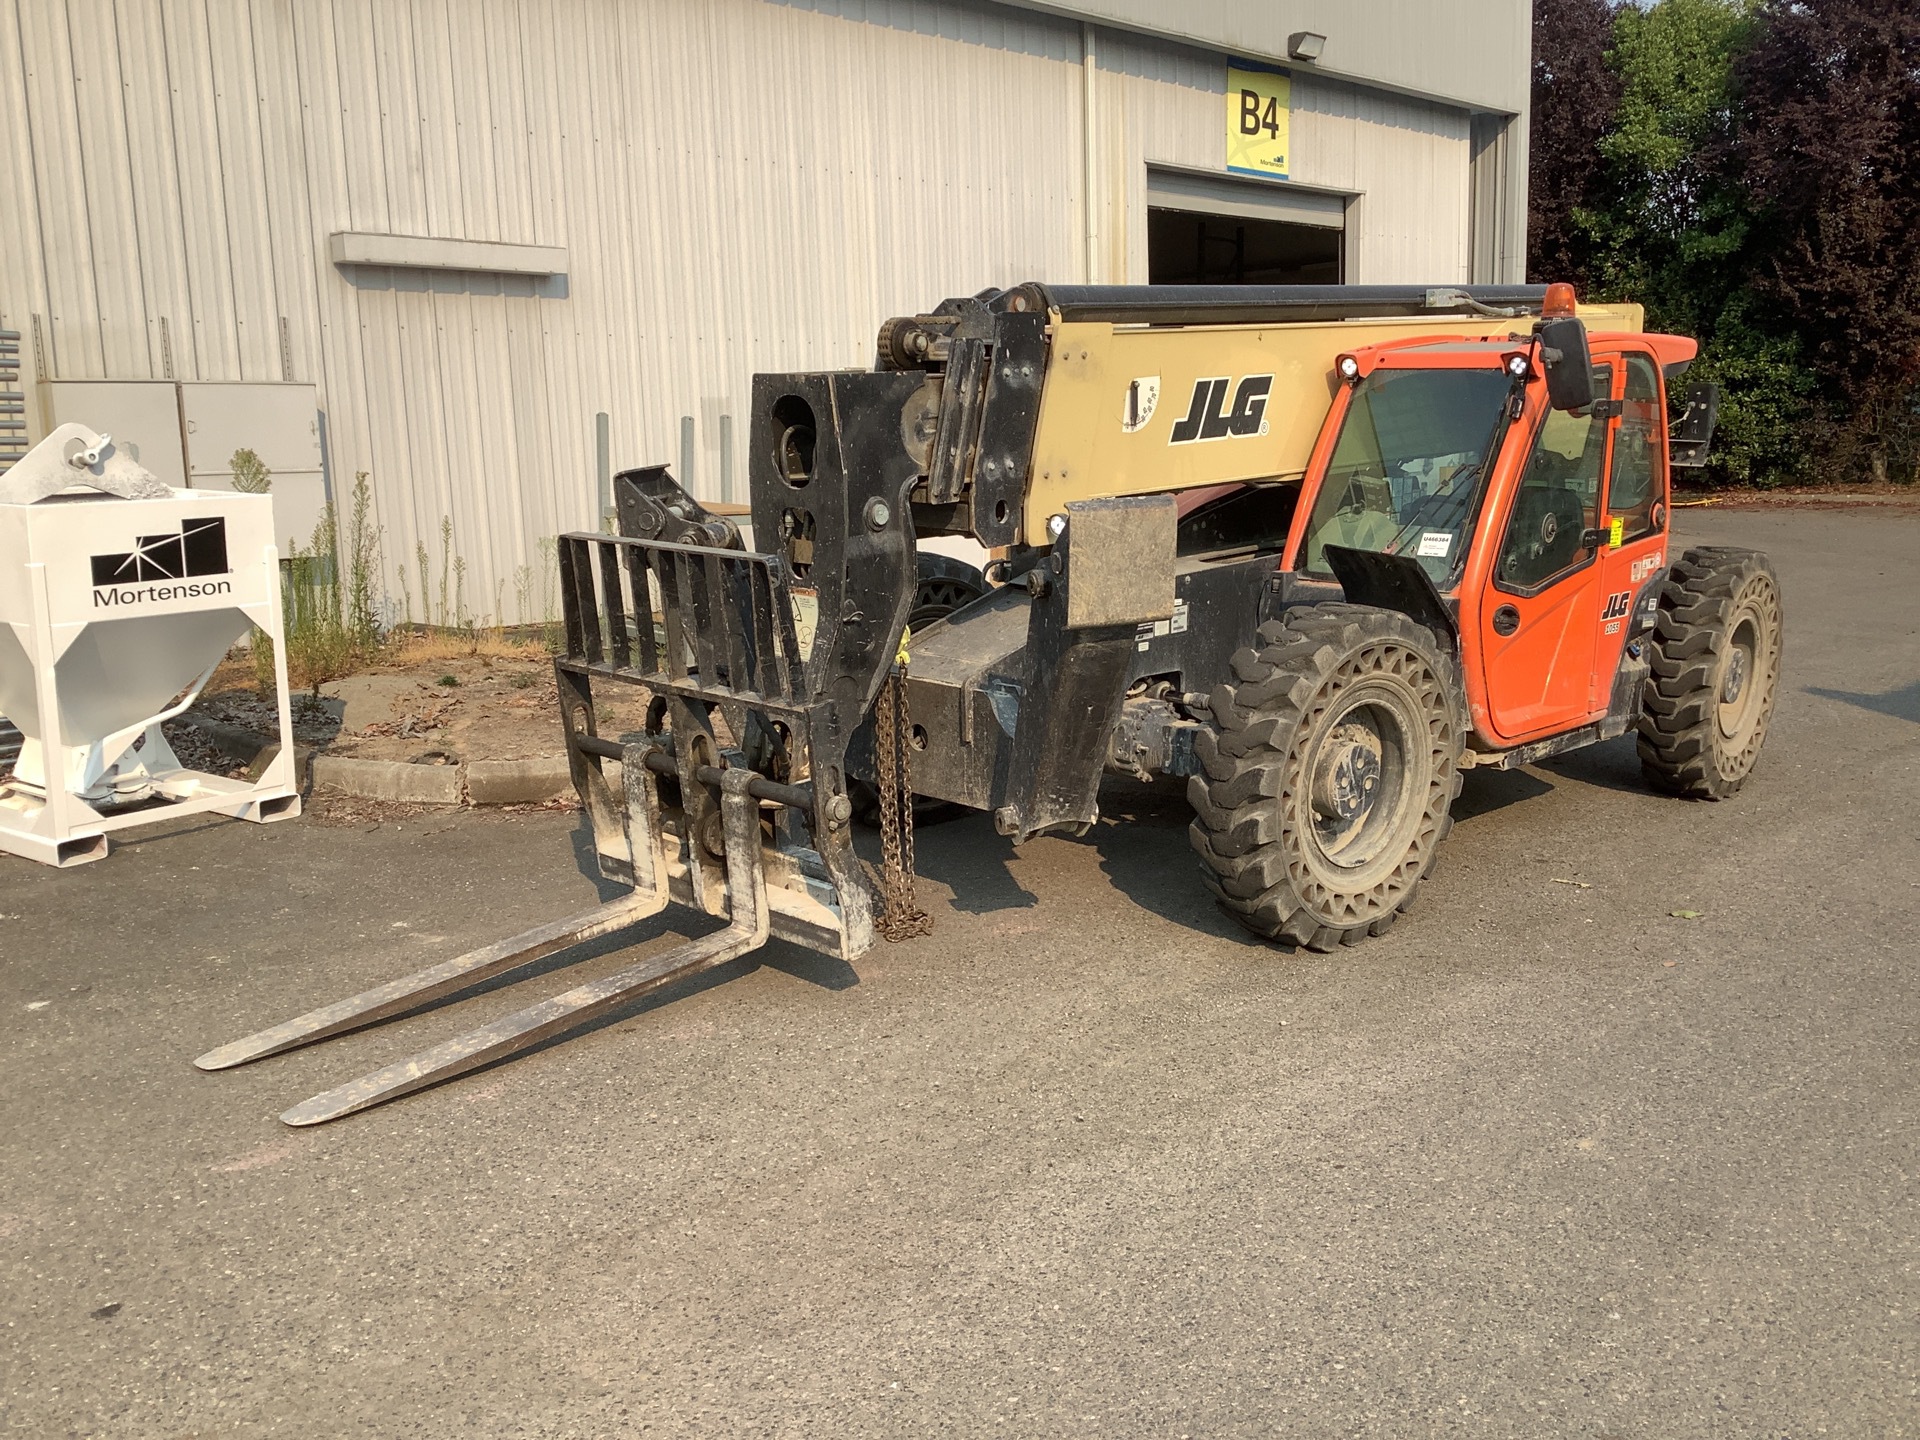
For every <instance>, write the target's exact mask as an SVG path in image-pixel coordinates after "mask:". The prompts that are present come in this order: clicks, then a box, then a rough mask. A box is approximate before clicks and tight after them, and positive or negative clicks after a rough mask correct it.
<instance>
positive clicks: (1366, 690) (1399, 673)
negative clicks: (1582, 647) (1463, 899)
mask: <svg viewBox="0 0 1920 1440" xmlns="http://www.w3.org/2000/svg"><path fill="white" fill-rule="evenodd" d="M1310 709H1313V710H1317V711H1318V713H1317V714H1316V715H1314V717H1313V720H1312V721H1311V722H1310V723H1309V724H1306V725H1303V726H1302V727H1301V736H1300V742H1299V748H1297V749H1295V750H1294V751H1293V756H1292V765H1291V766H1290V769H1291V772H1292V775H1293V776H1294V777H1295V778H1294V782H1293V783H1292V784H1291V785H1290V786H1289V789H1290V791H1291V792H1292V793H1291V796H1290V798H1288V799H1287V800H1285V801H1284V802H1283V803H1284V804H1285V806H1286V807H1287V809H1288V811H1289V815H1290V819H1289V821H1288V824H1289V828H1290V829H1292V830H1293V831H1294V833H1295V837H1296V838H1295V843H1294V847H1293V848H1294V853H1293V859H1292V862H1291V865H1290V867H1289V868H1290V869H1291V871H1292V880H1293V886H1294V891H1295V893H1296V894H1297V895H1298V896H1299V897H1300V899H1301V900H1302V901H1304V902H1305V903H1306V905H1307V907H1308V909H1309V911H1310V912H1311V913H1312V914H1313V915H1314V916H1315V917H1316V918H1318V919H1319V921H1320V923H1322V924H1325V925H1330V926H1334V927H1337V928H1342V929H1344V928H1349V927H1352V926H1357V925H1367V924H1371V923H1372V922H1373V921H1374V920H1376V919H1378V918H1379V917H1380V916H1381V915H1384V914H1386V913H1387V912H1389V911H1391V910H1392V909H1394V907H1395V906H1397V905H1398V904H1399V903H1400V901H1401V900H1402V899H1404V898H1405V893H1406V891H1407V890H1408V889H1409V888H1410V887H1411V886H1412V884H1413V883H1414V882H1415V881H1416V880H1417V879H1418V877H1419V876H1420V875H1422V874H1424V873H1425V870H1426V867H1427V862H1428V858H1429V856H1430V855H1431V852H1432V849H1433V846H1434V845H1435V844H1437V843H1438V841H1439V836H1440V833H1441V826H1442V825H1443V824H1444V821H1445V816H1446V809H1447V805H1448V803H1449V802H1450V801H1451V799H1452V778H1451V770H1452V754H1453V750H1454V747H1455V745H1456V737H1455V733H1454V724H1453V718H1452V715H1453V707H1452V702H1451V700H1450V698H1449V696H1448V692H1447V688H1446V682H1445V681H1444V680H1443V679H1442V677H1440V676H1439V675H1437V674H1436V673H1434V671H1433V670H1432V669H1431V668H1429V666H1428V665H1427V664H1426V662H1425V661H1424V660H1422V659H1421V658H1420V657H1419V656H1418V655H1417V654H1416V653H1414V652H1413V651H1411V650H1408V649H1406V648H1404V647H1401V646H1398V645H1393V644H1385V645H1378V646H1371V647H1368V648H1367V649H1366V650H1364V651H1362V652H1361V653H1359V654H1358V655H1356V656H1355V657H1354V658H1353V660H1352V661H1351V662H1349V667H1348V668H1346V669H1345V671H1344V673H1341V674H1339V675H1336V676H1334V677H1332V679H1331V680H1330V683H1329V685H1328V687H1327V688H1326V689H1325V690H1323V691H1322V692H1321V694H1320V695H1319V696H1318V697H1317V698H1316V700H1315V702H1314V703H1313V705H1312V706H1311V707H1310Z"/></svg>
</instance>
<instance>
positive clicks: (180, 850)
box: [0, 509, 1920, 1440]
mask: <svg viewBox="0 0 1920 1440" xmlns="http://www.w3.org/2000/svg"><path fill="white" fill-rule="evenodd" d="M1679 526H1680V536H1681V538H1682V539H1683V540H1688V541H1711V542H1717V543H1735V544H1751V545H1755V546H1759V547H1762V548H1764V549H1767V550H1769V551H1770V552H1771V553H1772V554H1773V556H1774V558H1775V562H1776V564H1777V566H1778V569H1779V572H1780V575H1781V578H1782V583H1783V587H1784V591H1785V596H1786V613H1787V645H1786V659H1785V673H1784V682H1783V689H1782V693H1781V696H1780V703H1779V707H1778V710H1777V712H1776V715H1775V720H1774V727H1773V733H1772V736H1771V738H1770V739H1769V741H1768V744H1767V749H1766V752H1765V754H1764V755H1763V757H1762V760H1761V764H1760V769H1759V772H1758V773H1757V775H1756V776H1755V778H1754V780H1753V781H1752V782H1751V784H1750V785H1749V786H1748V787H1747V789H1746V790H1745V791H1744V792H1743V793H1742V794H1741V795H1739V796H1737V797H1736V798H1734V799H1732V800H1730V801H1727V802H1725V803H1722V804H1717V805H1714V804H1689V803H1683V802H1678V801H1673V800H1668V799H1663V798H1660V797H1658V796H1655V795H1653V794H1651V793H1649V792H1648V791H1647V790H1645V789H1644V788H1643V787H1642V786H1641V784H1640V782H1639V778H1638V770H1637V765H1636V762H1635V760H1634V758H1633V751H1632V745H1631V742H1630V741H1622V742H1616V743H1613V744H1609V745H1605V746H1601V747H1598V748H1596V749H1594V750H1592V751H1588V752H1584V753H1580V754H1576V755H1573V756H1569V757H1566V758H1564V759H1561V760H1556V761H1552V762H1549V763H1547V764H1545V765H1542V766H1538V767H1535V768H1533V769H1530V770H1526V771H1521V772H1516V773H1512V774H1504V773H1494V774H1489V773H1486V772H1479V773H1475V774H1472V775H1470V776H1469V777H1468V778H1467V782H1466V789H1465V793H1464V794H1463V796H1462V798H1461V801H1460V805H1459V808H1458V810H1457V812H1456V813H1457V815H1458V816H1459V817H1460V818H1459V824H1458V825H1457V826H1456V828H1455V830H1454V833H1453V836H1452V838H1451V839H1450V840H1449V841H1448V842H1447V845H1446V847H1445V850H1444V852H1443V855H1442V858H1441V861H1440V865H1439V869H1438V871H1437V873H1436V875H1435V877H1434V878H1433V879H1432V880H1431V881H1430V882H1429V884H1428V885H1427V887H1426V889H1425V892H1424V894H1423V895H1422V897H1421V902H1420V905H1419V907H1418V908H1417V910H1416V911H1415V912H1414V914H1413V915H1411V916H1410V917H1408V918H1407V919H1406V920H1405V921H1403V922H1402V923H1401V925H1400V926H1399V927H1398V928H1397V929H1396V930H1395V931H1394V932H1392V933H1391V934H1389V935H1388V936H1386V937H1384V938H1383V939H1381V940H1379V941H1376V942H1373V943H1370V944H1368V945H1366V946H1364V947H1362V948H1361V949H1358V950H1356V951H1353V952H1351V953H1348V954H1343V955H1333V956H1317V955H1310V954H1290V953H1284V952H1280V951H1276V950H1274V949H1271V948H1268V947H1265V946H1263V945H1260V944H1255V943H1251V942H1250V941H1248V940H1247V939H1245V938H1244V937H1242V936H1241V935H1240V934H1239V933H1238V932H1237V931H1236V930H1235V929H1234V927H1233V926H1232V925H1231V924H1230V923H1229V922H1228V921H1226V920H1225V919H1224V918H1223V917H1221V916H1220V915H1219V914H1218V913H1217V912H1216V911H1215V910H1214V909H1213V907H1212V905H1211V903H1210V901H1209V900H1208V899H1207V897H1206V895H1205V893H1204V891H1203V890H1202V888H1201V886H1200V884H1199V883H1198V880H1197V878H1196V877H1195V874H1194V862H1193V861H1192V859H1191V857H1190V855H1189V853H1188V849H1187V841H1186V836H1185V826H1186V816H1185V810H1184V802H1183V800H1182V799H1181V798H1180V795H1179V792H1178V791H1177V790H1149V789H1145V788H1140V787H1134V788H1124V787H1123V788H1117V789H1115V790H1113V791H1112V793H1111V794H1110V795H1109V796H1108V801H1109V803H1110V809H1111V812H1112V813H1111V815H1110V817H1109V818H1108V820H1107V821H1105V822H1104V823H1102V824H1101V825H1100V826H1099V827H1097V828H1096V830H1095V831H1094V832H1093V833H1092V834H1090V835H1089V836H1087V837H1086V838H1084V839H1080V840H1074V839H1051V838H1050V839H1043V840H1038V841H1035V842H1033V843H1030V844H1028V845H1026V846H1024V847H1022V848H1021V849H1020V850H1019V851H1018V852H1015V851H1014V850H1013V849H1012V848H1011V847H1010V846H1009V845H1008V844H1007V843H1006V842H1005V841H1004V840H1002V839H1000V838H999V837H997V836H996V835H995V834H994V833H993V830H992V827H991V825H990V824H989V823H988V822H987V821H986V820H985V819H983V818H975V819H969V820H966V821H962V822H959V823H955V824H952V825H947V826H943V827H939V828H937V829H931V830H926V831H923V832H922V834H921V837H920V857H921V861H922V867H923V870H924V874H925V879H924V880H923V882H922V895H923V897H924V898H926V899H928V900H929V901H930V902H931V908H932V910H933V911H934V914H935V919H936V928H935V931H934V934H933V936H932V937H931V938H928V939H922V940H917V941H913V942H911V943H908V944H905V945H898V946H888V945H882V946H879V947H877V948H876V949H875V950H874V951H872V952H871V953H869V954H868V955H866V956H864V957H862V958H861V959H860V960H859V961H857V962H856V963H854V964H853V965H851V966H849V965H843V964H840V963H837V962H832V961H827V960H824V959H821V958H819V957H817V956H814V955H811V954H808V953H805V952H801V951H798V950H794V949H791V948H788V947H783V946H779V945H776V946H773V947H771V948H770V949H769V950H768V951H766V952H765V953H764V954H763V955H762V957H760V959H759V960H758V961H757V962H754V963H741V964H738V965H735V966H732V967H729V968H727V969H725V970H722V971H719V972H716V973H715V974H714V975H712V976H710V977H707V978H706V979H705V980H703V981H701V982H699V983H697V984H690V985H688V986H685V987H683V988H682V989H680V990H678V991H676V992H673V993H672V994H671V995H669V996H667V997H663V998H662V999H660V1000H657V1001H655V1002H652V1003H648V1004H645V1005H643V1006H640V1007H638V1008H635V1009H632V1010H629V1011H626V1012H623V1013H621V1014H619V1015H617V1016H615V1017H613V1018H612V1020H611V1021H610V1022H608V1023H604V1024H602V1025H600V1026H599V1027H597V1028H595V1029H593V1030H592V1031H590V1032H588V1033H586V1034H584V1035H580V1036H578V1037H576V1038H573V1039H570V1040H567V1041H564V1042H562V1043H555V1044H552V1045H549V1046H547V1047H546V1048H544V1049H541V1050H539V1051H537V1052H535V1053H532V1054H530V1055H527V1056H524V1057H522V1058H520V1059H517V1060H514V1061H512V1062H510V1063H508V1064H505V1065H501V1066H498V1067H496V1068H494V1069H491V1070H488V1071H485V1072H483V1073H481V1074H478V1075H476V1076H472V1077H469V1078H467V1079H464V1080H461V1081H458V1082H455V1083H454V1084H451V1085H448V1086H444V1087H441V1088H439V1089H436V1090H431V1091H427V1092H425V1093H423V1094H420V1095H416V1096H413V1097H410V1098H408V1099H405V1100H402V1101H399V1102H397V1103H395V1104H392V1105H389V1106H386V1107H384V1108H382V1109H378V1110H374V1111H370V1112H368V1113H366V1114H364V1115H360V1116H357V1117H354V1118H351V1119H348V1120H345V1121H343V1122H340V1123H338V1124H335V1125H331V1126H326V1127H321V1128H319V1129H314V1130H302V1131H292V1130H288V1129H286V1128H284V1127H282V1126H281V1125H280V1123H279V1122H278V1121H277V1120H276V1118H275V1116H276V1115H277V1114H278V1113H279V1112H280V1111H281V1110H282V1109H284V1108H286V1107H287V1106H288V1105H290V1104H292V1103H294V1102H295V1101H298V1100H300V1099H303V1098H305V1097H306V1096H308V1095H311V1094H313V1093H315V1092H316V1091H319V1090H322V1089H325V1088H328V1087H330V1086H331V1085H333V1084H335V1083H337V1082H339V1081H341V1080H345V1079H348V1078H351V1077H353V1076H355V1075H357V1074H359V1073H361V1072H363V1071H365V1070H367V1069H370V1068H372V1067H374V1066H376V1065H378V1064H381V1063H383V1062H385V1061H387V1060H391V1059H395V1058H398V1057H399V1056H401V1055H404V1054H408V1053H411V1052H412V1051H415V1050H418V1049H421V1048H424V1047H425V1046H426V1045H428V1044H431V1043H433V1042H435V1041H437V1040H439V1039H442V1038H445V1037H447V1036H449V1035H452V1034H454V1033H457V1032H459V1031H461V1030H463V1029H467V1028H471V1027H472V1026H473V1025H475V1024H478V1023H481V1022H483V1021H485V1020H487V1019H490V1018H492V1017H493V1016H495V1015H497V1014H500V1013H502V1012H504V1011H506V1010H507V1009H510V1008H514V1007H515V1006H517V1005H518V1004H521V1003H525V1002H526V1001H528V1000H530V999H533V998H538V996H540V995H541V994H543V993H550V992H556V991H558V990H559V989H561V988H564V985H565V984H566V983H569V982H570V980H571V977H572V975H574V974H575V973H579V974H584V975H594V974H602V973H606V972H607V971H610V970H612V969H614V968H616V967H618V966H619V965H620V964H621V963H622V958H621V956H620V954H619V953H617V952H613V951H606V952H604V953H600V954H598V955H596V956H594V957H593V958H590V959H588V960H586V961H584V962H582V964H581V965H580V966H579V967H578V968H577V971H576V970H570V971H568V972H566V976H565V977H564V978H563V976H562V975H561V974H559V973H556V972H554V971H552V970H550V969H549V970H547V971H544V972H543V973H542V974H541V975H539V976H538V977H536V978H533V979H529V980H526V981H524V982H522V983H520V984H518V985H515V986H513V987H511V988H510V989H499V988H495V989H492V990H489V991H488V992H486V993H483V994H480V995H478V996H475V997H472V998H468V999H465V1000H463V1001H460V1002H458V1003H456V1004H454V1005H451V1006H446V1007H443V1008H440V1009H437V1010H434V1011H431V1012H429V1013H425V1014H421V1015H418V1016H415V1017H412V1018H409V1019H406V1020H403V1021H400V1022H397V1023H394V1024H390V1025H387V1026H384V1027H380V1028H377V1029H373V1030H369V1031H365V1032H361V1033H359V1034H356V1035H353V1036H350V1037H347V1038H345V1039H342V1040H338V1041H335V1042H333V1043H332V1044H329V1045H325V1046H321V1047H319V1048H317V1049H314V1050H311V1051H305V1052H299V1053H296V1054H293V1055H289V1056H283V1057H279V1058H276V1059H272V1060H267V1061H264V1062H262V1063H260V1064H257V1065H254V1066H251V1067H248V1068H246V1069H242V1070H237V1071H232V1072H227V1073H223V1074H215V1075H208V1074H202V1073H200V1072H199V1071H197V1070H195V1069H194V1068H193V1067H192V1065H191V1064H190V1061H191V1059H192V1057H193V1056H195V1055H197V1054H199V1053H201V1052H202V1051H204V1050H206V1049H208V1048H210V1047H212V1046H213V1045H216V1044H218V1043H221V1042H224V1041H227V1040H232V1039H236V1038H238V1037H239V1036H240V1035H242V1034H245V1033H247V1032H249V1031H251V1030H254V1029H256V1028H258V1027H260V1026H262V1025H264V1024H267V1023H269V1022H272V1021H277V1020H280V1019H284V1018H286V1017H288V1016H290V1015H292V1014H294V1013H296V1012H298V1011H300V1010H304V1009H306V1008H308V1007H309V1006H312V1005H314V1004H318V1003H321V1002H323V1001H327V1000H332V999H337V998H340V997H343V996H345V995H347V994H349V993H351V992H353V991H356V990H358V989H361V988H363V987H365V986H367V985H370V984H373V983H376V982H379V981H382V980H386V979H389V978H392V977H394V976H396V975H399V974H401V973H404V972H405V971H407V970H410V969H413V968H417V967H419V966H421V965H424V964H427V963H430V962H431V961H434V960H438V959H442V958H446V957H449V956H451V955H453V954H456V953H458V952H459V951H460V950H462V949H465V948H468V947H471V946H473V945H476V944H480V943H484V942H486V941H489V940H492V939H496V938H499V937H502V936H505V935H507V934H510V933H512V932H514V931H516V930H518V929H521V928H524V927H527V926H529V925H532V924H535V923H537V922H540V921H543V920H546V919H550V918H553V917H555V916H557V915H561V914H565V913H568V912H570V911H573V910H578V909H581V908H584V907H585V906H587V905H590V904H592V903H594V901H595V899H596V898H597V895H598V893H599V891H598V889H597V887H596V884H595V883H594V882H593V881H592V880H590V879H589V878H587V876H586V874H585V873H584V871H583V868H582V865H581V858H582V841H581V839H580V836H579V834H578V821H577V817H574V816H571V815H563V814H554V813H533V814H520V815H506V814H499V813H481V812H473V813H447V814H440V813H433V814H427V815H421V816H415V817H413V818H407V819H404V820H401V821H398V822H396V821H394V820H393V819H391V818H389V819H386V820H384V821H376V820H374V819H371V818H368V819H364V820H362V821H361V822H359V823H355V824H339V823H335V824H322V823H319V822H318V821H317V820H316V819H314V818H311V817H309V818H306V819H303V820H300V821H297V822H293V823H288V824H281V825H275V826H270V827H265V828H254V827H248V826H242V825H238V824H233V823H228V822H208V821H203V820H195V821H189V822H181V823H178V824H174V825H170V826H160V827H155V828H154V829H152V830H149V831H146V832H142V833H141V835H140V837H139V838H138V839H137V840H136V841H134V842H133V843H131V844H126V845H122V846H120V847H119V848H118V849H117V851H116V853H115V854H114V855H113V856H112V857H111V858H109V859H108V860H107V861H105V862H104V863H102V864H100V865H96V866H91V867H86V868H82V869H78V870H73V871H65V872H55V871H50V870H46V869H42V868H40V867H37V866H34V865H31V864H29V863H27V862H26V861H22V860H14V859H7V858H0V1431H3V1432H4V1433H7V1434H22V1435H30V1436H35V1437H55V1436H64V1435H83V1436H114V1437H120V1436H139V1437H145V1436H165V1437H186V1436H199V1437H215V1436H217V1437H251V1436H265V1435H275V1436H278V1435H292V1436H330V1435H355V1436H362V1435H364V1436H402V1435H430V1436H436V1437H444V1436H473V1437H492V1436H553V1437H569V1440H572V1437H592V1436H609V1437H616V1436H628V1435H642V1434H646V1435H700V1436H731V1435H778V1436H835V1437H840V1436H896V1435H940V1436H1016V1437H1018V1436H1164V1437H1170V1440H1171V1437H1180V1436H1191V1437H1196V1440H1197V1437H1202V1436H1207V1437H1213V1436H1392V1437H1399V1436H1419V1435H1453V1434H1471V1435H1494V1436H1504V1435H1513V1436H1575V1435H1577V1436H1596V1437H1598V1436H1651V1437H1662V1440H1668V1437H1690V1436H1713V1437H1729V1436H1793V1437H1801V1436H1814V1435H1834V1436H1876V1437H1878V1436H1899V1435H1909V1434H1913V1433H1915V1432H1916V1430H1920V1394H1917V1393H1916V1392H1917V1390H1920V1344H1917V1343H1916V1342H1920V1325H1916V1321H1915V1313H1916V1309H1917V1308H1920V1280H1917V1278H1916V1263H1920V1215H1916V1210H1915V1169H1916V1163H1917V1161H1916V1146H1915V1126H1916V1120H1917V1119H1920V1116H1916V1106H1915V1100H1916V1094H1917V1093H1920V1083H1917V1082H1916V1058H1917V1056H1916V1049H1917V1047H1916V1027H1915V1019H1916V1013H1917V1010H1920V1007H1916V1002H1915V998H1914V988H1915V978H1914V977H1915V973H1916V965H1917V962H1920V594H1916V578H1917V577H1920V565H1916V559H1915V557H1916V555H1920V514H1915V513H1914V512H1913V511H1911V510H1906V511H1901V510H1890V509H1874V510H1870V511H1848V512H1828V511H1810V510H1792V511H1773V512H1746V511H1727V510H1714V509H1708V510H1692V511H1685V512H1682V514H1681V517H1680V520H1679ZM1676 911H1685V912H1691V913H1690V914H1689V915H1676V914H1675V913H1674V912H1676ZM642 933H643V936H644V937H648V938H647V939H646V941H645V943H650V944H656V945H663V944H666V943H670V937H671V936H672V935H674V934H688V933H695V931H694V929H692V928H687V925H686V922H682V924H681V925H680V926H676V925H675V924H674V923H671V922H669V923H660V924H655V925H653V926H651V927H650V928H648V929H646V930H644V931H643V932H642Z"/></svg>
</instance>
